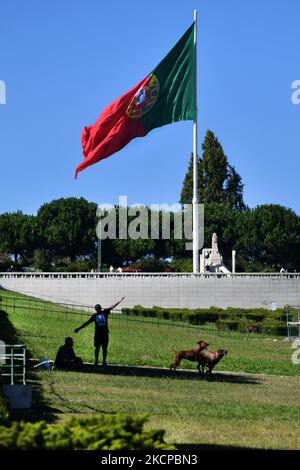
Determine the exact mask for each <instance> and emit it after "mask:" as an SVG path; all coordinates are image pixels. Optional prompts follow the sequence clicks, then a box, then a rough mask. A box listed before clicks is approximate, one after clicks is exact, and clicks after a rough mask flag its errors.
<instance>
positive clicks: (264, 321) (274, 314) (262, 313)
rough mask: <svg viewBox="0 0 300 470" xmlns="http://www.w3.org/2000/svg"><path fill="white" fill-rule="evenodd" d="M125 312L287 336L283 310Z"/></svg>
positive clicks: (157, 309)
mask: <svg viewBox="0 0 300 470" xmlns="http://www.w3.org/2000/svg"><path fill="white" fill-rule="evenodd" d="M122 312H123V313H124V314H127V315H130V314H131V315H137V316H144V317H156V318H162V319H165V320H173V321H183V322H187V323H190V324H192V325H203V324H205V323H215V324H216V326H217V327H218V328H219V329H222V330H229V331H234V330H239V331H240V332H248V333H254V332H255V333H266V334H275V335H286V325H285V322H283V321H282V319H283V318H284V309H278V310H276V311H272V310H267V309H264V308H234V307H228V308H227V309H222V308H219V307H210V308H206V309H205V308H202V309H194V310H189V309H178V308H177V309H176V308H162V307H157V306H154V307H153V308H146V307H142V306H141V305H136V306H135V307H133V308H126V309H124V308H123V309H122Z"/></svg>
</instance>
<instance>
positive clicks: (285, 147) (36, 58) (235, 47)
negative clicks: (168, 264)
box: [0, 0, 300, 214]
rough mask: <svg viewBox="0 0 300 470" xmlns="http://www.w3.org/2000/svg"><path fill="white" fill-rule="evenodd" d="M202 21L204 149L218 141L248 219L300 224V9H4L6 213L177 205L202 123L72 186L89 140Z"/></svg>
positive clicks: (215, 0)
mask: <svg viewBox="0 0 300 470" xmlns="http://www.w3.org/2000/svg"><path fill="white" fill-rule="evenodd" d="M194 8H197V10H198V33H199V34H198V108H199V144H201V142H202V140H203V137H204V134H205V132H206V130H207V129H211V130H212V131H213V132H214V133H215V134H216V135H217V137H218V138H219V140H220V142H221V143H222V145H223V148H224V151H225V153H226V155H227V156H228V158H229V162H230V163H231V164H233V165H235V167H236V169H237V171H238V172H239V173H240V174H241V176H242V178H243V182H244V184H245V201H246V203H247V204H248V205H249V206H250V207H255V206H256V205H258V204H265V203H278V204H282V205H284V206H287V207H291V208H292V209H293V210H295V211H296V212H297V213H298V214H299V213H300V198H299V186H300V178H299V177H300V159H299V145H300V137H299V135H300V134H299V122H300V105H298V106H296V105H294V104H292V101H291V95H292V88H291V84H292V82H293V81H294V80H297V79H300V70H299V64H300V48H299V43H300V29H299V17H300V2H299V0H286V1H284V0H264V1H261V0H243V1H241V0H226V2H225V1H224V0H201V1H199V2H197V1H195V0H185V1H182V0H163V1H162V0H160V1H159V0H152V2H149V1H145V0H139V1H137V0H127V1H126V2H124V1H121V0H111V1H100V0H84V1H83V0H72V1H71V0H64V1H61V0H60V1H59V0H52V1H51V2H44V1H38V0H30V1H25V0H10V1H8V0H6V1H4V2H1V5H0V45H1V49H0V80H4V81H5V83H6V87H7V96H6V104H5V105H0V157H1V167H0V168H1V170H0V171H1V180H0V212H4V211H15V210H17V209H20V210H23V211H24V212H25V213H36V210H37V209H38V208H39V206H40V205H41V204H42V203H44V202H48V201H51V200H52V199H56V198H60V197H69V196H76V197H81V196H83V197H85V198H87V199H88V200H91V201H95V202H97V203H112V204H114V203H117V202H118V197H119V195H127V196H128V203H129V204H133V203H145V204H151V203H169V204H171V203H176V202H177V201H178V199H179V194H180V191H181V187H182V182H183V178H184V175H185V172H186V169H187V165H188V161H189V158H190V153H191V150H192V123H191V122H180V123H176V124H172V125H169V126H165V127H162V128H160V129H155V130H154V131H152V132H151V133H150V134H149V135H148V136H146V137H145V138H142V139H136V140H134V141H132V142H131V143H130V144H129V145H128V146H127V147H126V148H125V149H123V150H121V151H120V152H119V153H117V154H115V155H114V156H112V157H110V158H108V159H106V160H104V161H102V162H100V163H98V164H96V165H94V166H91V167H89V168H88V169H87V170H85V171H83V172H82V173H80V174H79V176H78V179H77V180H76V181H75V180H74V179H73V175H74V171H75V167H76V166H77V165H78V163H79V162H80V161H81V159H82V154H81V146H80V135H81V130H82V127H83V126H85V125H91V124H92V123H93V122H94V121H95V120H96V119H97V117H98V115H99V114H100V112H101V111H102V110H103V108H104V107H105V106H106V105H107V104H108V103H109V102H111V101H113V100H114V99H115V98H117V97H118V96H120V95H121V94H122V93H123V92H125V91H127V90H129V89H130V88H132V87H133V86H134V85H135V84H137V83H138V82H139V81H140V80H141V79H142V78H143V77H144V76H145V75H146V74H148V73H149V72H150V71H151V70H152V69H153V68H154V67H155V66H156V65H157V64H158V63H159V62H160V61H161V59H162V58H163V57H164V56H165V55H166V54H167V52H168V51H169V50H170V49H171V48H172V47H173V45H174V44H175V43H176V41H177V40H178V39H179V37H180V36H181V35H182V34H183V33H184V31H185V30H186V29H187V28H188V26H189V25H190V24H191V23H192V21H193V10H194Z"/></svg>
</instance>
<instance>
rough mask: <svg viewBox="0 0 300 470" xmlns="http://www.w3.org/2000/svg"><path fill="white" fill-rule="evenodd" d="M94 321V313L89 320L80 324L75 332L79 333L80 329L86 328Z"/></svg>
mask: <svg viewBox="0 0 300 470" xmlns="http://www.w3.org/2000/svg"><path fill="white" fill-rule="evenodd" d="M93 321H94V315H92V316H91V317H90V318H89V319H88V321H86V322H84V323H83V324H82V325H81V326H79V327H78V328H75V330H74V332H75V333H78V331H80V330H82V328H85V327H86V326H88V325H90V324H91V323H93Z"/></svg>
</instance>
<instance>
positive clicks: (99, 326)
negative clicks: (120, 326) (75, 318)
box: [90, 308, 110, 335]
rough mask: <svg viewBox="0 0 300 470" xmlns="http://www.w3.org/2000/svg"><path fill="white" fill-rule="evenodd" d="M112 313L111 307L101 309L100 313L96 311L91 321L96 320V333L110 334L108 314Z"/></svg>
mask: <svg viewBox="0 0 300 470" xmlns="http://www.w3.org/2000/svg"><path fill="white" fill-rule="evenodd" d="M109 314H110V309H109V308H106V309H104V310H101V312H100V313H94V314H93V315H92V316H91V318H90V321H91V322H92V321H93V322H95V335H102V334H103V335H104V334H108V332H109V330H108V315H109Z"/></svg>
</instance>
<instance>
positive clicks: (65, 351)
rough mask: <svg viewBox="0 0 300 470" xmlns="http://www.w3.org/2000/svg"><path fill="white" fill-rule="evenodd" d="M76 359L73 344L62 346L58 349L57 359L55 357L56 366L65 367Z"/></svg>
mask: <svg viewBox="0 0 300 470" xmlns="http://www.w3.org/2000/svg"><path fill="white" fill-rule="evenodd" d="M75 359H76V355H75V352H74V349H73V347H72V346H66V345H64V346H61V347H60V348H59V350H58V351H57V355H56V359H55V362H54V364H55V366H56V367H58V368H59V367H64V366H68V364H70V362H72V361H74V360H75Z"/></svg>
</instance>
